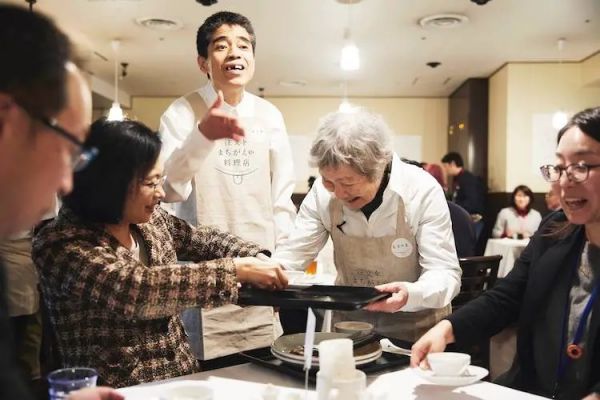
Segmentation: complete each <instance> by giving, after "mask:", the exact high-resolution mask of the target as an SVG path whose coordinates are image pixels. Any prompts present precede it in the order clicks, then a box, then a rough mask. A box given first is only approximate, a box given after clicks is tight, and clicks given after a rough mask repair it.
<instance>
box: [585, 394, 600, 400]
mask: <svg viewBox="0 0 600 400" xmlns="http://www.w3.org/2000/svg"><path fill="white" fill-rule="evenodd" d="M583 400H600V393H590V394H588V395H587V396H585V397H584V398H583Z"/></svg>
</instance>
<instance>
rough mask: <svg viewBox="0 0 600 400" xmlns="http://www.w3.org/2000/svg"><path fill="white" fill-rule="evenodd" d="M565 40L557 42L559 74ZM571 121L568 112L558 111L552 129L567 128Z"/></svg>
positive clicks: (561, 39) (555, 113)
mask: <svg viewBox="0 0 600 400" xmlns="http://www.w3.org/2000/svg"><path fill="white" fill-rule="evenodd" d="M565 42H566V40H565V38H560V39H558V41H557V42H556V47H557V48H558V53H559V57H558V70H559V72H562V69H561V66H562V51H563V49H564V47H565ZM568 120H569V116H568V115H567V113H566V112H564V111H563V109H562V108H560V109H558V111H556V112H554V114H552V127H553V128H554V129H556V130H558V129H561V128H562V127H563V126H565V125H566V124H567V122H568Z"/></svg>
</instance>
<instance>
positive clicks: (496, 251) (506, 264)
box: [483, 238, 529, 278]
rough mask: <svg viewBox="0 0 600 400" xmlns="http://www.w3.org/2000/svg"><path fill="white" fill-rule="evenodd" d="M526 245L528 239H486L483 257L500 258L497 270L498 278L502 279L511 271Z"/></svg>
mask: <svg viewBox="0 0 600 400" xmlns="http://www.w3.org/2000/svg"><path fill="white" fill-rule="evenodd" d="M528 244H529V239H509V238H502V239H488V241H487V244H486V245H485V252H484V253H483V255H484V256H493V255H501V256H502V260H500V267H499V268H498V278H504V277H505V276H506V275H508V273H509V272H510V271H511V270H512V269H513V266H514V265H515V261H516V260H517V258H519V256H520V255H521V253H522V252H523V250H524V249H525V247H527V245H528Z"/></svg>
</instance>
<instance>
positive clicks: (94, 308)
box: [33, 120, 287, 386]
mask: <svg viewBox="0 0 600 400" xmlns="http://www.w3.org/2000/svg"><path fill="white" fill-rule="evenodd" d="M86 144H87V145H89V146H93V147H94V148H96V149H97V150H98V155H97V157H96V159H95V160H94V161H93V162H92V163H91V164H90V165H89V166H88V167H87V168H86V169H84V170H82V171H80V172H78V173H76V174H75V177H74V188H73V191H72V192H71V193H70V194H69V195H67V196H66V197H65V198H64V206H63V208H62V209H61V211H60V213H59V216H58V217H57V218H56V219H55V220H54V221H53V222H51V223H50V224H48V225H47V226H46V227H44V228H43V229H42V230H41V231H40V232H39V233H38V235H37V236H36V238H35V240H34V246H33V259H34V262H35V264H36V266H37V268H38V271H39V273H40V280H41V286H42V292H43V295H44V298H45V301H46V304H47V306H48V308H49V313H50V320H51V322H52V325H53V328H54V331H55V333H56V337H57V344H58V348H59V351H60V355H61V358H62V362H63V364H64V366H89V367H94V368H96V369H97V370H98V372H99V375H100V377H101V379H103V380H104V382H105V383H107V384H110V385H114V386H127V385H135V384H138V383H140V382H147V381H154V380H159V379H165V378H170V377H174V376H179V375H184V374H190V373H193V372H197V371H198V364H197V362H196V360H195V358H194V357H193V355H192V352H191V350H190V347H189V345H188V344H187V341H186V335H185V333H184V331H183V327H182V325H181V321H180V318H179V316H178V313H179V312H181V311H182V310H184V309H186V308H191V307H196V306H202V307H207V306H208V307H210V306H220V305H223V304H227V303H234V302H235V301H236V299H237V290H238V289H237V283H238V282H248V283H251V284H253V285H256V286H259V287H262V288H271V289H276V288H283V287H284V286H285V285H286V284H287V280H286V278H285V276H284V275H283V273H282V271H281V269H280V268H279V267H278V266H272V265H271V266H261V265H259V264H260V261H258V260H257V259H256V258H254V257H253V256H256V255H257V254H258V253H261V252H262V251H263V249H261V248H260V247H259V246H257V245H255V244H253V243H249V242H245V241H243V240H241V239H239V238H238V237H236V236H233V235H230V234H228V233H224V232H221V231H218V230H216V229H213V228H210V227H206V226H204V227H200V228H197V229H196V228H193V227H191V226H190V225H188V224H187V223H185V222H184V221H183V220H180V219H178V218H176V217H173V216H171V215H169V214H168V213H166V212H165V211H164V210H162V209H161V208H160V207H159V203H160V201H161V200H162V198H163V197H164V191H163V189H162V186H161V185H162V183H163V181H164V178H163V175H162V171H163V167H162V163H161V161H160V160H159V154H160V149H161V143H160V139H159V138H158V135H156V134H155V133H154V132H152V131H150V130H149V129H148V128H146V127H145V126H144V125H142V124H140V123H137V122H133V121H123V122H107V121H106V120H99V121H97V122H95V123H94V124H93V125H92V127H91V132H90V135H89V138H88V141H87V142H86ZM234 257H241V258H234ZM178 261H188V262H190V263H188V264H178V263H177V262H178Z"/></svg>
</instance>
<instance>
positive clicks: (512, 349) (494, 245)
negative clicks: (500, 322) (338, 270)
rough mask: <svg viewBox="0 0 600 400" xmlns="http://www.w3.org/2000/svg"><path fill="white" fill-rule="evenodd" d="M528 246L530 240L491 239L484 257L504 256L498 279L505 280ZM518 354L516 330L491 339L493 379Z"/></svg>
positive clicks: (507, 329) (491, 375) (513, 329)
mask: <svg viewBox="0 0 600 400" xmlns="http://www.w3.org/2000/svg"><path fill="white" fill-rule="evenodd" d="M528 244H529V239H509V238H503V239H489V240H488V241H487V244H486V246H485V253H484V255H486V256H492V255H497V254H499V255H501V256H502V260H500V266H499V268H498V278H504V277H505V276H506V275H508V273H509V272H510V271H511V270H512V269H513V266H514V265H515V261H516V260H517V258H519V256H520V255H521V253H522V252H523V250H524V249H525V247H527V245H528ZM516 352H517V332H516V328H506V329H504V330H503V331H502V332H500V333H499V334H497V335H496V336H494V337H492V338H491V339H490V377H491V378H492V379H496V378H497V377H498V376H499V375H501V374H502V373H504V372H505V371H506V370H508V369H509V368H510V365H511V364H512V361H513V359H514V358H515V354H516Z"/></svg>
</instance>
